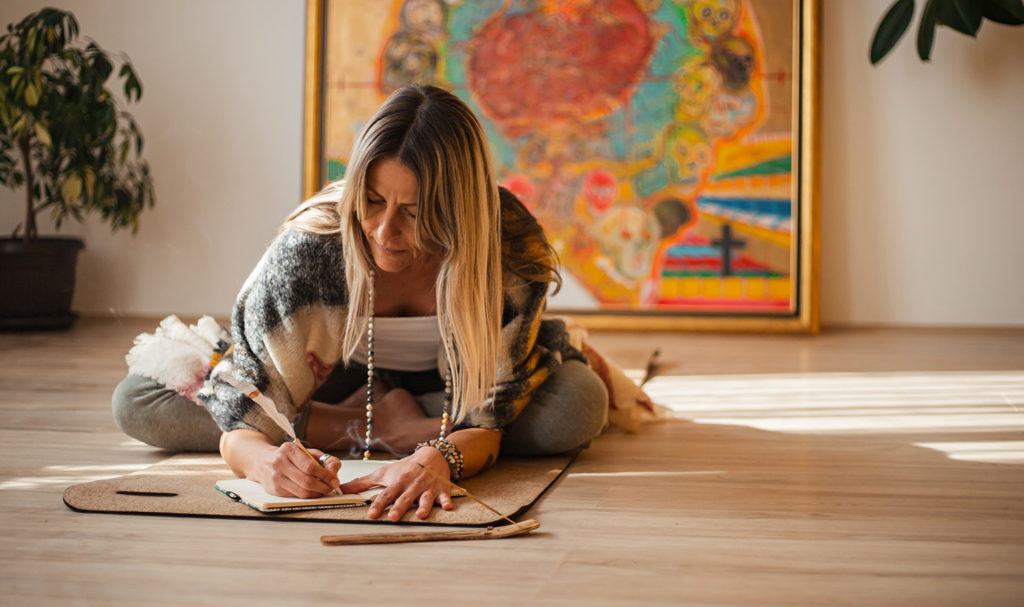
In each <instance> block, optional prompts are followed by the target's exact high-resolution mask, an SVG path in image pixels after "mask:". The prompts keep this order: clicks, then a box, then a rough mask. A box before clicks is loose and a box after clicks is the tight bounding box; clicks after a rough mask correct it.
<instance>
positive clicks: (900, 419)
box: [0, 319, 1024, 605]
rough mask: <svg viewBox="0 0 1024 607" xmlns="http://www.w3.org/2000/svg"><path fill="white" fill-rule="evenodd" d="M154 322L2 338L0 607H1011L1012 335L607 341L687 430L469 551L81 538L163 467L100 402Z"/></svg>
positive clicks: (269, 535)
mask: <svg viewBox="0 0 1024 607" xmlns="http://www.w3.org/2000/svg"><path fill="white" fill-rule="evenodd" d="M152 325H153V321H138V320H124V319H117V320H114V319H104V320H94V319H85V320H81V321H79V322H78V324H77V325H76V327H75V328H74V329H73V330H72V331H71V332H70V333H56V334H34V335H30V334H6V335H0V521H2V522H0V604H4V605H8V604H9V605H30V604H31V605H48V604H59V605H63V604H97V605H121V604H125V605H127V604H131V605H136V604H147V605H163V604H167V605H199V604H211V605H212V604H220V605H254V604H274V605H283V604H296V605H297V604H315V603H324V602H327V601H331V602H337V603H340V604H346V605H368V604H373V605H393V604H405V605H425V604H434V605H447V604H467V603H470V602H478V603H479V604H485V605H525V604H541V605H556V604H557V605H562V604H580V605H583V604H586V605H656V604H657V605H665V604H670V605H684V604H702V605H782V604H785V605H802V604H815V605H1022V604H1024V332H1022V331H1020V330H1013V331H1002V330H1000V331H995V330H989V331H926V330H892V329H889V330H882V329H879V330H868V329H861V330H833V331H825V332H824V333H823V334H821V335H819V336H815V337H810V336H743V335H705V334H673V335H670V334H639V335H638V334H599V335H594V336H593V340H592V341H593V342H594V343H595V344H596V345H597V346H598V347H599V348H603V349H604V350H605V351H606V352H608V353H610V354H611V355H612V357H613V358H615V359H617V360H618V361H619V362H621V363H622V364H623V366H625V367H627V368H628V367H639V366H641V365H642V364H643V362H644V361H645V359H646V357H647V356H648V354H649V353H650V351H651V350H652V349H653V348H654V347H659V348H660V349H661V353H662V356H661V360H662V362H663V364H662V367H661V373H662V375H661V376H659V377H657V378H656V379H655V380H654V381H652V382H651V384H649V388H650V392H651V393H652V394H653V395H655V396H656V398H657V400H659V401H660V402H663V403H665V404H666V405H668V406H670V407H672V409H673V410H674V411H675V413H674V414H675V415H676V416H677V417H678V419H674V420H672V421H667V422H663V423H658V424H651V425H647V426H645V427H644V428H642V430H641V431H640V432H639V433H637V434H635V435H627V434H623V433H618V432H610V433H608V434H606V435H605V436H603V437H601V438H600V439H598V440H597V441H595V442H594V444H593V445H592V446H591V448H590V449H588V450H586V451H584V452H583V454H582V455H581V456H580V457H579V459H578V460H577V462H576V463H575V464H573V465H572V466H571V467H570V469H569V473H568V474H567V475H566V476H564V477H563V478H562V479H561V480H560V481H559V482H558V484H557V485H556V486H555V487H554V488H553V490H552V491H551V492H550V493H548V494H547V495H546V496H545V497H544V498H543V499H542V501H541V502H540V503H539V505H538V506H536V507H535V508H534V509H533V510H532V511H530V512H529V514H528V516H530V517H532V518H536V519H538V520H539V521H540V523H541V525H542V526H541V529H540V531H539V532H537V533H535V534H533V535H531V536H527V537H522V538H514V539H507V540H492V541H482V542H451V543H435V544H404V545H380V546H352V547H323V546H321V545H320V543H319V537H320V536H321V535H323V534H337V533H347V532H352V533H355V532H360V531H368V530H374V531H377V530H380V528H379V526H377V525H337V524H334V525H331V524H310V523H289V522H272V521H240V520H238V521H236V520H216V519H199V518H171V517H147V516H131V515H103V514H82V513H76V512H73V511H71V510H69V509H68V508H66V507H65V506H64V504H63V503H62V501H61V493H62V491H63V490H64V488H65V487H66V486H68V485H69V484H71V483H75V482H81V481H85V480H91V479H97V478H106V477H111V476H117V475H121V474H125V473H128V472H131V471H134V470H138V469H141V468H143V467H145V466H147V465H149V464H152V463H155V462H157V461H159V460H161V459H163V458H164V457H166V456H167V455H168V454H167V453H164V452H160V451H157V450H154V449H151V448H149V447H147V446H145V445H142V444H140V443H138V442H135V441H133V440H130V439H128V438H126V437H124V436H123V435H121V434H120V433H119V432H118V431H117V428H116V427H115V425H114V423H113V420H112V418H111V416H110V413H109V394H110V391H111V389H112V388H113V386H114V385H115V384H116V383H117V382H118V381H119V380H120V378H121V377H122V376H123V374H124V363H123V354H124V352H125V351H126V350H127V348H128V347H129V346H130V344H131V340H132V337H133V336H134V335H135V334H137V333H139V332H141V331H143V330H147V329H149V328H150V327H151V326H152Z"/></svg>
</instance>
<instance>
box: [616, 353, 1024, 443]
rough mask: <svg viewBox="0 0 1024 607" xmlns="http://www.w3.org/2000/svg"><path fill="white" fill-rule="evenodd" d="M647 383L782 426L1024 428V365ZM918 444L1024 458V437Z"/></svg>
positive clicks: (917, 430)
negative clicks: (1007, 368) (978, 369)
mask: <svg viewBox="0 0 1024 607" xmlns="http://www.w3.org/2000/svg"><path fill="white" fill-rule="evenodd" d="M632 374H633V375H635V374H636V372H633V373H632ZM644 389H645V390H646V391H647V393H648V394H649V395H650V396H651V397H652V398H653V399H654V401H655V402H657V403H659V404H662V405H665V406H666V407H668V408H669V409H671V410H672V411H673V412H674V413H675V415H676V416H678V417H680V418H684V419H688V420H691V421H694V422H697V423H705V424H729V425H742V426H749V427H752V428H758V429H761V430H768V431H773V432H793V433H814V434H824V433H827V434H933V433H934V434H941V433H947V432H948V433H963V432H967V433H1000V434H1007V433H1010V434H1012V433H1024V371H982V372H921V373H910V372H901V373H808V374H772V375H768V374H765V375H699V376H681V375H674V376H659V377H655V378H654V379H652V380H651V381H650V382H648V383H647V385H646V386H644ZM1002 438H1004V439H1005V438H1007V437H1005V436H1004V437H1002ZM919 444H920V445H921V446H925V447H928V448H932V449H937V450H940V451H943V452H944V453H947V454H949V455H950V457H955V458H958V459H971V460H973V461H998V462H1020V463H1024V441H1017V440H1009V441H1007V440H993V441H977V442H969V443H952V442H950V443H943V442H939V441H934V442H932V441H929V442H922V443H919Z"/></svg>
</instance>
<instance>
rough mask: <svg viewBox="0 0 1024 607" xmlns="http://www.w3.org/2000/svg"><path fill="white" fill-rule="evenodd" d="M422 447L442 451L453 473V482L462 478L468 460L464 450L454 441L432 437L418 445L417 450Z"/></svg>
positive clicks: (449, 469)
mask: <svg viewBox="0 0 1024 607" xmlns="http://www.w3.org/2000/svg"><path fill="white" fill-rule="evenodd" d="M421 447H433V448H435V449H437V450H438V451H440V452H441V455H443V456H444V460H445V461H446V462H448V471H449V473H450V474H451V479H452V482H456V481H458V480H460V479H461V478H462V470H463V468H464V467H465V464H466V460H465V458H463V457H462V451H459V448H458V447H456V446H455V444H454V443H450V442H448V441H447V440H445V439H443V438H432V439H430V440H428V441H427V442H425V443H419V444H418V445H416V449H415V450H416V451H419V450H420V448H421Z"/></svg>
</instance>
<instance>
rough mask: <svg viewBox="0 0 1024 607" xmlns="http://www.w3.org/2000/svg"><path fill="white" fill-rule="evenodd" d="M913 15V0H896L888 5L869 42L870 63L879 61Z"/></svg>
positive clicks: (900, 36)
mask: <svg viewBox="0 0 1024 607" xmlns="http://www.w3.org/2000/svg"><path fill="white" fill-rule="evenodd" d="M913 16H914V0H897V1H896V2H895V3H893V5H892V6H891V7H889V10H888V12H886V13H885V16H884V17H882V21H881V22H879V24H878V28H877V29H876V30H875V37H874V40H872V42H871V64H872V65H874V64H876V63H878V62H879V61H881V60H882V58H883V57H885V56H886V55H887V54H888V53H889V51H891V50H892V48H893V47H894V46H896V43H897V42H899V41H900V38H902V37H903V34H904V33H905V32H906V31H907V26H909V25H910V19H911V17H913Z"/></svg>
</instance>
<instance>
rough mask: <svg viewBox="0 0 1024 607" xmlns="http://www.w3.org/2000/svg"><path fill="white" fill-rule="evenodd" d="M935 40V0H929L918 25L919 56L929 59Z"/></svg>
mask: <svg viewBox="0 0 1024 607" xmlns="http://www.w3.org/2000/svg"><path fill="white" fill-rule="evenodd" d="M934 42H935V0H928V2H927V3H926V4H925V5H924V10H923V11H921V23H920V24H918V27H917V56H918V57H920V58H921V61H929V60H930V59H931V56H932V45H933V43H934Z"/></svg>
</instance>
